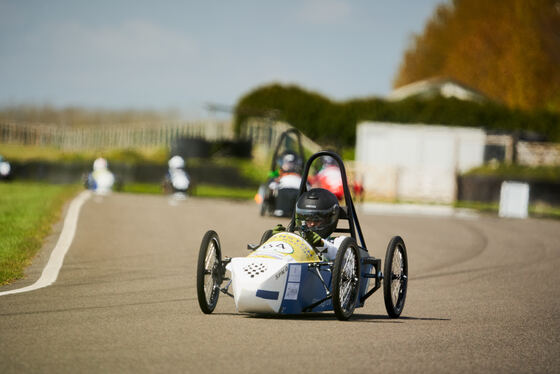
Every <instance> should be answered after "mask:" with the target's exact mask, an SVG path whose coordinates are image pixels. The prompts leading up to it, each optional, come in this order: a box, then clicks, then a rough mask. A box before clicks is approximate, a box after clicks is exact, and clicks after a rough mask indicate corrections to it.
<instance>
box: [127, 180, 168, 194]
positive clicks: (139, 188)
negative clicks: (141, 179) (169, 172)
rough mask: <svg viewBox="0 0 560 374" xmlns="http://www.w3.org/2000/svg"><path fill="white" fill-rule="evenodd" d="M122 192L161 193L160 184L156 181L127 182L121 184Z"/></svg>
mask: <svg viewBox="0 0 560 374" xmlns="http://www.w3.org/2000/svg"><path fill="white" fill-rule="evenodd" d="M121 191H122V192H130V193H140V194H161V193H162V189H161V185H159V184H156V183H127V184H124V185H123V186H122V190H121Z"/></svg>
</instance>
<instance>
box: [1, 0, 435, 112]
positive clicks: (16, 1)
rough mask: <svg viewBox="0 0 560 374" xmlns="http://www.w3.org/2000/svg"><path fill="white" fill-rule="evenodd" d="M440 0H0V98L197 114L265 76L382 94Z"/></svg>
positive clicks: (341, 91)
mask: <svg viewBox="0 0 560 374" xmlns="http://www.w3.org/2000/svg"><path fill="white" fill-rule="evenodd" d="M442 2H444V0H355V1H350V0H348V1H344V0H281V1H265V0H261V1H259V0H238V1H226V0H223V1H216V0H206V1H203V0H200V1H186V0H185V1H155V0H153V1H144V0H122V1H119V0H113V1H105V0H96V1H81V0H75V1H62V0H47V1H41V0H0V105H13V104H22V103H27V104H37V105H42V104H49V105H54V106H60V107H62V106H69V105H77V106H83V107H90V108H99V107H101V108H109V109H123V108H133V109H158V110H165V109H172V108H174V109H178V110H180V111H181V112H182V113H183V115H184V116H185V117H203V116H204V115H205V113H206V112H205V110H204V108H205V105H206V104H207V103H218V104H223V105H235V103H236V102H237V100H238V99H239V98H240V97H241V96H242V95H244V94H246V93H248V92H250V91H251V90H253V89H254V88H256V87H258V86H260V85H264V84H269V83H272V82H279V83H283V84H297V85H299V86H301V87H303V88H305V89H309V90H313V91H317V92H319V93H321V94H324V95H325V96H327V97H329V98H331V99H334V100H345V99H349V98H355V97H367V96H384V95H386V94H387V93H389V92H390V90H391V84H392V80H393V78H394V75H395V73H396V71H397V69H398V66H399V63H400V61H401V58H402V55H403V52H404V50H405V48H406V46H407V45H408V43H409V41H410V38H411V35H412V33H414V32H420V31H422V29H423V26H424V24H425V22H426V20H427V19H428V18H429V17H430V16H431V14H432V12H433V11H434V9H435V7H436V6H437V4H439V3H442Z"/></svg>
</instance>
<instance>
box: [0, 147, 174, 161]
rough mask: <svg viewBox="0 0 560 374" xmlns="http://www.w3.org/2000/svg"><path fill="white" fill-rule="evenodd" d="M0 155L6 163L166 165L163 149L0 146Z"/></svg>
mask: <svg viewBox="0 0 560 374" xmlns="http://www.w3.org/2000/svg"><path fill="white" fill-rule="evenodd" d="M0 155H2V156H4V158H6V159H7V160H8V161H19V162H25V161H32V160H43V161H52V162H54V161H68V162H72V161H91V162H93V160H95V159H96V158H97V157H104V158H106V159H107V160H108V161H109V162H124V163H129V164H134V163H141V162H156V163H157V162H159V163H167V160H168V157H169V156H168V151H167V148H165V147H152V148H142V149H141V148H136V149H130V148H127V149H110V150H88V151H64V150H61V149H58V148H55V147H44V146H34V145H14V144H0Z"/></svg>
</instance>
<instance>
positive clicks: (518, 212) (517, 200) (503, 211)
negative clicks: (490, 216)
mask: <svg viewBox="0 0 560 374" xmlns="http://www.w3.org/2000/svg"><path fill="white" fill-rule="evenodd" d="M499 216H500V217H507V218H527V217H528V216H529V184H528V183H521V182H510V181H504V182H502V187H501V189H500V211H499Z"/></svg>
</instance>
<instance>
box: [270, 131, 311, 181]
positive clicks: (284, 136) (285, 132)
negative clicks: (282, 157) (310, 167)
mask: <svg viewBox="0 0 560 374" xmlns="http://www.w3.org/2000/svg"><path fill="white" fill-rule="evenodd" d="M292 133H293V134H294V135H295V136H296V138H297V143H298V149H299V155H300V156H301V159H302V160H305V153H303V146H302V145H301V134H300V132H299V130H298V129H296V128H295V127H292V128H291V129H288V130H286V131H284V132H283V133H282V134H281V135H280V139H279V140H278V144H276V148H275V149H274V155H273V156H272V164H271V165H270V170H272V171H274V170H276V159H277V158H278V151H279V150H280V146H281V145H282V142H283V141H284V139H285V138H288V136H289V135H290V134H292Z"/></svg>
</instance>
